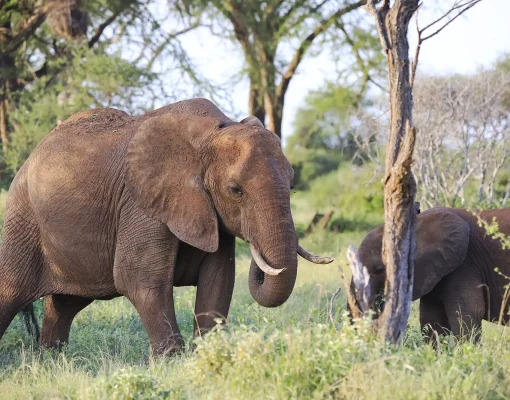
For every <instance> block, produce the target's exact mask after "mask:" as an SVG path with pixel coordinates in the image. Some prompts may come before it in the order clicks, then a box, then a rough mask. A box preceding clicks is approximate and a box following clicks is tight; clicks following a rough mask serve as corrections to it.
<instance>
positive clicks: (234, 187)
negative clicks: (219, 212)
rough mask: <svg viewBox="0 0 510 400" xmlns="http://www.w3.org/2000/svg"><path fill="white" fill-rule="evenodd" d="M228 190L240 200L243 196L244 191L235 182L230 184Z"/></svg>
mask: <svg viewBox="0 0 510 400" xmlns="http://www.w3.org/2000/svg"><path fill="white" fill-rule="evenodd" d="M228 190H229V191H230V193H231V194H232V196H234V197H236V198H239V197H241V196H242V195H243V190H242V189H241V187H240V186H239V185H238V184H237V183H233V182H231V183H229V184H228Z"/></svg>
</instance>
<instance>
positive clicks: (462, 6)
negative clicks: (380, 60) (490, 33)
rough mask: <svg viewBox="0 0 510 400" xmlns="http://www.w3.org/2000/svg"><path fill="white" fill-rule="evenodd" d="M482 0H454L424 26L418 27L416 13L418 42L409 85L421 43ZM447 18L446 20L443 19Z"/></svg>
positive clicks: (412, 82)
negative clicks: (444, 10) (440, 14)
mask: <svg viewBox="0 0 510 400" xmlns="http://www.w3.org/2000/svg"><path fill="white" fill-rule="evenodd" d="M481 1H482V0H465V1H462V0H456V1H455V3H454V4H453V5H452V7H451V8H450V9H449V10H448V11H447V12H445V13H444V14H443V15H442V16H440V17H439V18H438V19H436V20H435V21H432V22H431V23H429V24H428V25H427V26H425V27H424V28H422V29H420V28H419V24H418V13H416V31H417V33H418V43H417V45H416V50H415V54H414V60H413V63H412V67H411V77H410V79H411V80H410V82H411V87H412V86H413V84H414V78H415V76H416V67H417V66H418V59H419V56H420V50H421V45H422V44H423V42H425V41H426V40H428V39H430V38H433V37H434V36H436V35H437V34H439V33H440V32H441V31H442V30H443V29H445V28H446V27H447V26H448V25H450V24H451V23H452V22H453V21H455V20H456V19H457V18H459V17H460V16H461V15H462V14H464V13H465V12H466V11H467V10H469V9H470V8H472V7H474V6H475V5H476V4H478V3H479V2H481ZM451 14H454V15H453V17H450V16H451ZM445 20H447V21H445ZM437 25H441V26H440V27H439V28H437V29H435V30H434V32H432V33H429V34H427V35H426V36H424V35H425V34H426V32H427V30H430V29H432V28H435V27H437Z"/></svg>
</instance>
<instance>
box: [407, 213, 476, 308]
mask: <svg viewBox="0 0 510 400" xmlns="http://www.w3.org/2000/svg"><path fill="white" fill-rule="evenodd" d="M469 232H470V227H469V224H468V223H467V222H466V221H464V220H463V219H462V218H461V217H459V216H458V215H457V214H455V213H454V212H452V211H450V210H448V209H438V210H430V211H427V212H426V213H423V214H420V215H419V216H418V224H417V240H416V258H415V262H414V288H413V300H416V299H419V298H420V297H422V296H425V295H426V294H427V293H429V292H430V291H431V290H432V289H433V288H434V286H435V285H437V283H438V282H439V281H440V280H441V279H442V278H443V277H444V276H446V275H448V274H449V273H451V272H453V271H454V270H455V269H456V268H457V267H458V266H460V265H461V264H462V263H463V262H464V259H465V258H466V255H467V251H468V246H469Z"/></svg>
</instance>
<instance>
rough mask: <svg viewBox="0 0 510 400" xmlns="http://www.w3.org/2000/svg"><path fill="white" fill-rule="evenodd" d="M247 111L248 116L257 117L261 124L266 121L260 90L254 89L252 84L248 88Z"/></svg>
mask: <svg viewBox="0 0 510 400" xmlns="http://www.w3.org/2000/svg"><path fill="white" fill-rule="evenodd" d="M248 109H249V113H250V115H254V116H255V117H257V118H258V119H259V120H260V121H261V122H262V123H263V124H265V120H266V110H265V109H264V101H263V99H262V96H261V94H260V90H259V89H256V88H255V87H254V84H253V83H252V84H251V87H250V99H249V102H248Z"/></svg>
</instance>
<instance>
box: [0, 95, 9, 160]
mask: <svg viewBox="0 0 510 400" xmlns="http://www.w3.org/2000/svg"><path fill="white" fill-rule="evenodd" d="M3 86H4V88H3V89H4V90H3V94H2V96H0V139H1V140H2V152H3V154H4V155H5V153H6V151H7V143H8V142H9V136H8V133H7V96H6V94H5V85H3Z"/></svg>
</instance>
